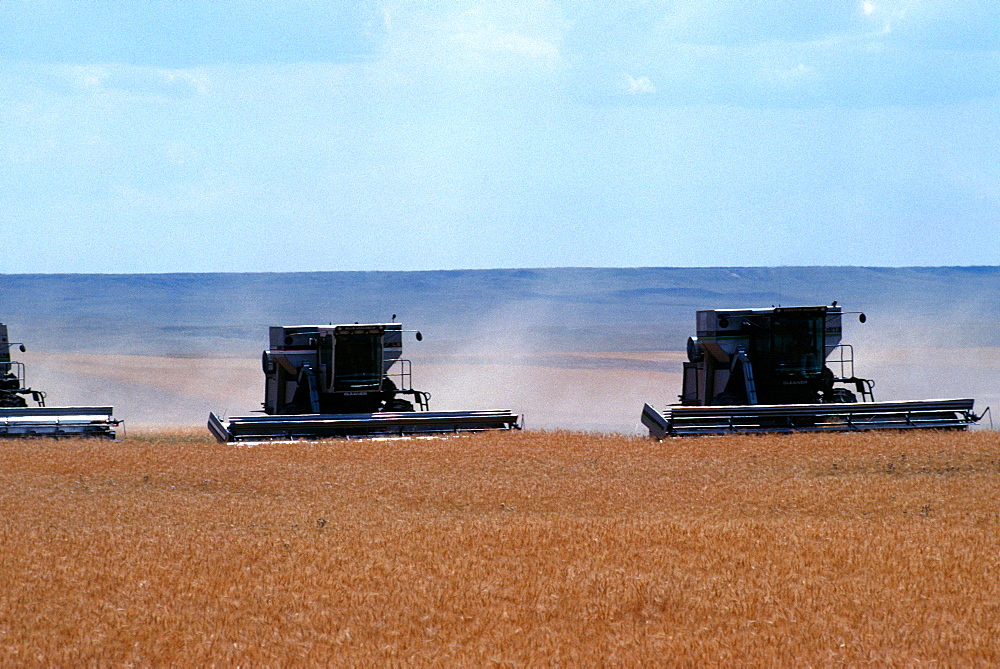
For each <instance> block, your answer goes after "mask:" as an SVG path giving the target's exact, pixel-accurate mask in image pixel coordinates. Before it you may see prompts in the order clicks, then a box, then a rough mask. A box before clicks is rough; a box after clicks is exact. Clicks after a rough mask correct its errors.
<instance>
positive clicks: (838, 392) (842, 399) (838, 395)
mask: <svg viewBox="0 0 1000 669" xmlns="http://www.w3.org/2000/svg"><path fill="white" fill-rule="evenodd" d="M857 401H858V396H857V395H855V394H854V393H852V392H851V391H850V390H848V389H847V388H834V389H833V390H832V391H831V392H830V399H828V400H827V402H830V403H833V404H856V403H857Z"/></svg>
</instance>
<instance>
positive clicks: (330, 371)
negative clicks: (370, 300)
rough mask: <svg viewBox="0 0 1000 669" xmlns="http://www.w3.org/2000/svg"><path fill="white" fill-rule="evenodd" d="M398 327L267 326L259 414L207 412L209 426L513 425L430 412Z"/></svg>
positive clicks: (273, 434)
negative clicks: (413, 376)
mask: <svg viewBox="0 0 1000 669" xmlns="http://www.w3.org/2000/svg"><path fill="white" fill-rule="evenodd" d="M404 332H409V331H408V330H403V326H402V324H400V323H374V324H367V325H361V324H353V325H296V326H276V327H272V328H271V329H270V348H269V350H267V351H264V354H263V358H262V364H263V369H264V377H265V382H264V403H263V415H256V416H233V417H231V418H229V424H228V425H226V424H225V423H224V422H223V420H222V419H220V418H219V417H218V416H217V415H216V414H215V413H210V414H209V416H208V429H209V431H210V432H211V433H212V434H213V435H214V436H215V438H216V439H218V440H219V441H223V442H226V441H263V440H272V439H322V438H328V437H379V436H407V435H425V434H443V433H452V432H459V431H471V432H478V431H482V430H510V429H520V427H521V418H520V416H518V415H517V414H514V413H511V412H510V411H506V410H504V411H437V412H434V411H430V410H429V402H430V393H427V392H424V391H421V390H414V389H413V387H412V385H411V382H410V378H411V371H410V370H411V365H410V361H409V360H405V359H403V358H402V352H403V333H404ZM416 339H417V341H420V340H421V339H422V336H421V334H420V333H419V332H417V333H416Z"/></svg>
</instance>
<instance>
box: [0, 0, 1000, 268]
mask: <svg viewBox="0 0 1000 669" xmlns="http://www.w3.org/2000/svg"><path fill="white" fill-rule="evenodd" d="M998 214H1000V9H998V5H997V3H996V2H995V0H954V1H949V0H885V1H882V0H867V1H862V2H851V1H845V2H838V1H828V2H801V1H798V0H796V1H793V0H772V1H770V2H754V1H750V0H747V1H741V2H734V1H732V0H676V1H670V0H644V1H638V0H637V1H629V0H577V1H569V0H565V1H555V0H553V1H543V0H491V1H474V0H469V1H457V0H456V1H452V2H444V1H435V0H422V1H421V0H409V1H404V0H384V1H377V2H375V1H373V2H351V1H350V0H325V1H320V0H213V1H208V0H184V1H183V2H178V1H177V0H145V1H139V0H115V1H114V2H110V1H108V0H77V1H70V0H0V226H2V227H0V229H2V230H3V232H4V244H5V246H6V253H4V254H3V260H2V261H0V272H17V273H21V272H164V271H304V270H347V269H359V270H370V269H385V270H395V269H451V268H488V267H537V266H642V265H652V266H664V265H666V266H691V265H709V266H711V265H800V264H805V265H847V264H850V265H976V264H987V265H996V264H1000V241H998V232H1000V215H998Z"/></svg>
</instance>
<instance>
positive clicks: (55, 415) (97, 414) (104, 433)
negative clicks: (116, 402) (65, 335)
mask: <svg viewBox="0 0 1000 669" xmlns="http://www.w3.org/2000/svg"><path fill="white" fill-rule="evenodd" d="M11 346H18V347H19V348H20V350H21V352H22V353H23V352H24V351H25V348H24V344H21V343H19V342H11V341H10V340H9V339H8V337H7V326H6V325H4V324H3V323H0V438H7V437H104V438H106V439H114V438H115V427H117V426H118V425H120V424H121V421H120V420H115V419H114V418H112V414H113V413H114V409H113V408H112V407H47V406H45V393H44V392H42V391H41V390H33V389H32V388H28V387H27V384H26V383H25V377H24V365H23V364H22V363H20V362H17V361H16V360H11V357H10V347H11ZM29 397H30V398H31V400H32V401H33V402H34V403H35V405H36V406H32V407H29V406H28V400H27V398H29Z"/></svg>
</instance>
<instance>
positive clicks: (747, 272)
mask: <svg viewBox="0 0 1000 669" xmlns="http://www.w3.org/2000/svg"><path fill="white" fill-rule="evenodd" d="M832 300H837V301H838V302H839V303H840V304H842V305H843V306H845V308H846V309H848V310H849V311H866V312H868V313H869V314H870V315H871V316H873V317H874V318H875V319H876V321H877V322H878V323H879V334H880V336H892V337H903V336H906V337H908V338H909V339H911V340H912V339H913V338H916V339H918V340H920V339H922V340H923V341H924V342H926V343H929V344H933V343H934V342H935V341H938V340H941V341H944V340H945V339H947V341H948V342H949V345H951V346H977V345H978V346H986V345H992V346H996V345H1000V327H998V326H1000V267H994V266H986V267H905V268H881V267H766V268H762V267H748V268H741V267H715V268H670V267H660V268H621V269H618V268H549V269H494V270H441V271H421V272H301V273H246V274H240V273H208V274H132V275H116V274H5V275H0V321H2V322H6V323H8V324H9V325H10V326H11V329H12V334H13V335H14V336H15V337H17V338H18V339H23V340H25V341H28V342H30V343H31V345H32V346H33V347H34V348H36V349H39V350H48V351H94V352H101V353H134V354H151V355H152V354H169V355H177V354H189V355H195V354H201V355H250V354H256V353H257V352H259V350H260V348H261V347H262V346H263V344H264V342H265V339H266V327H267V326H268V325H273V324H278V323H285V324H287V323H296V322H297V323H306V322H322V323H326V322H355V321H361V322H365V321H386V320H389V319H390V318H391V317H392V315H393V314H398V316H399V320H403V321H404V322H405V323H406V324H407V325H408V326H412V327H415V328H419V329H421V330H424V331H425V332H427V333H433V334H434V336H435V338H436V341H438V342H440V343H443V344H445V345H447V344H453V345H464V343H466V342H468V341H470V340H474V339H476V338H483V337H484V332H485V333H489V332H491V331H493V330H503V329H510V328H517V329H520V330H523V331H524V332H525V333H528V334H530V335H531V337H532V341H534V342H535V346H536V347H537V348H540V349H543V350H545V349H548V350H577V351H587V350H603V351H619V350H621V351H624V350H662V349H674V350H679V349H681V348H683V345H684V341H685V339H686V337H687V336H688V335H689V334H692V333H693V321H694V311H695V310H697V309H703V308H737V307H752V306H770V305H772V304H785V305H792V304H824V303H829V302H830V301H832Z"/></svg>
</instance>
